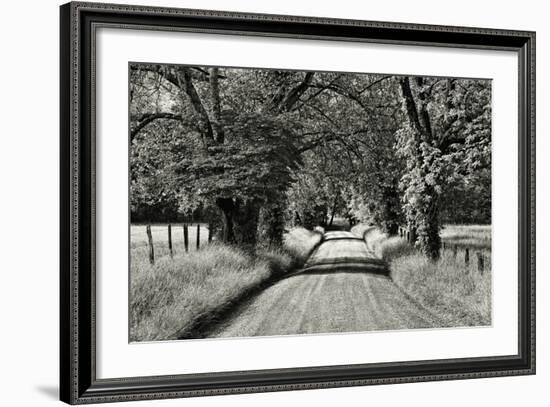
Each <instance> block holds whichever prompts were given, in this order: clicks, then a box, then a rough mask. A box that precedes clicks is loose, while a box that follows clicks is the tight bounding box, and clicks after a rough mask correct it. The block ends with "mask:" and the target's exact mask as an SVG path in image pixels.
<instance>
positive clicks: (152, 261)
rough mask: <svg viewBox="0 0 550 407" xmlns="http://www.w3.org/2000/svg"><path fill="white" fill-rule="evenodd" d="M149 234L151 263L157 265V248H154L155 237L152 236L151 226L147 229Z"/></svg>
mask: <svg viewBox="0 0 550 407" xmlns="http://www.w3.org/2000/svg"><path fill="white" fill-rule="evenodd" d="M145 231H146V232H147V242H148V243H149V263H151V264H155V248H154V246H153V235H152V234H151V225H147V226H146V227H145Z"/></svg>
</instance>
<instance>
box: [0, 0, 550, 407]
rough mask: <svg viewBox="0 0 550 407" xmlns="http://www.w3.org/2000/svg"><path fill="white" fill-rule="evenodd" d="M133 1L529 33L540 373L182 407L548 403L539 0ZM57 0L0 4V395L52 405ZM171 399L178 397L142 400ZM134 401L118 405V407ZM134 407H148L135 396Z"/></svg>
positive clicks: (544, 61) (548, 37)
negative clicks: (533, 65) (533, 40)
mask: <svg viewBox="0 0 550 407" xmlns="http://www.w3.org/2000/svg"><path fill="white" fill-rule="evenodd" d="M131 2H132V3H134V4H148V5H151V4H154V5H163V6H175V7H189V8H209V9H218V10H233V11H251V12H260V13H278V14H297V15H314V16H323V17H341V18H356V19H366V20H391V21H403V22H415V23H428V24H449V25H467V26H481V27H495V28H509V29H522V30H523V29H525V30H535V31H537V53H538V55H537V72H538V86H537V93H538V95H537V104H538V113H539V117H538V126H537V132H538V135H539V137H538V146H537V149H538V152H537V157H538V179H539V181H541V182H539V183H538V197H537V206H538V209H539V210H538V232H537V239H538V252H539V253H538V260H537V266H538V282H537V286H538V301H537V308H538V318H537V325H538V329H537V333H538V338H537V341H538V344H539V345H538V357H537V361H538V374H537V376H534V377H533V376H529V377H512V378H496V379H476V380H463V381H454V382H432V383H419V384H404V385H403V384H402V385H391V386H371V387H355V388H341V389H331V390H315V391H301V392H281V393H267V394H256V395H238V396H224V397H209V398H200V399H187V400H185V401H184V402H185V403H186V405H188V406H221V405H223V406H233V405H239V406H257V405H262V406H280V405H287V406H292V405H309V404H312V405H321V406H329V405H335V404H336V405H352V406H353V405H365V404H367V403H368V404H372V405H386V406H387V405H389V406H391V405H399V404H403V403H407V404H410V405H422V406H423V407H427V406H440V405H445V406H464V405H482V404H489V403H490V404H491V405H498V406H514V405H520V404H524V403H528V405H534V406H539V405H547V404H546V403H548V399H550V391H549V390H548V383H549V382H550V351H549V350H548V346H547V343H548V340H549V339H548V338H549V334H550V325H549V322H550V321H549V320H548V315H549V313H548V311H547V310H548V309H550V295H547V294H546V293H545V291H546V290H547V287H548V286H549V283H550V280H549V278H548V277H547V276H546V275H545V270H544V269H545V268H546V267H545V266H546V263H548V260H549V256H548V254H547V253H548V251H546V252H545V250H544V249H545V247H547V246H548V244H549V243H550V241H549V238H548V235H547V233H545V230H548V229H549V228H550V216H548V215H546V214H545V213H544V209H545V207H546V206H547V205H548V203H549V199H550V188H549V184H548V183H545V182H544V179H545V174H548V173H549V172H550V164H548V163H550V161H547V162H546V163H545V162H544V156H545V155H548V154H550V145H549V141H548V138H546V137H544V136H543V135H544V134H545V133H546V132H548V126H549V123H550V122H549V120H548V118H547V116H545V111H546V109H547V108H548V107H547V104H548V97H547V95H548V94H550V82H549V80H548V78H547V77H546V76H545V72H548V69H549V68H548V58H549V53H550V27H549V26H548V24H547V21H548V19H547V18H548V16H549V13H548V10H546V9H545V5H544V2H541V1H536V0H524V1H521V2H518V1H514V2H512V1H495V0H493V1H485V2H480V1H479V0H462V1H460V2H453V3H447V4H445V3H443V2H441V1H429V0H416V1H414V2H410V1H406V0H384V1H378V2H357V1H353V0H339V1H326V0H324V1H320V0H317V1H315V0H302V1H301V2H298V1H296V0H277V1H269V2H258V1H256V2H254V1H252V0H249V1H247V0H231V1H227V0H226V1H223V0H180V1H177V0H171V1H170V0H162V1H156V2H153V1H152V0H147V1H138V0H134V1H131ZM59 4H60V2H59V1H58V0H42V1H20V2H15V1H12V2H9V3H8V2H6V3H4V4H3V5H2V17H3V19H2V24H1V25H0V30H1V35H0V41H1V47H0V56H1V58H2V61H3V62H2V63H1V64H0V70H1V74H0V84H1V85H0V104H1V110H0V112H1V116H0V117H1V119H2V120H1V125H0V137H1V139H0V140H1V141H0V179H1V183H0V185H1V191H2V194H1V199H0V214H1V215H0V255H1V260H0V270H1V271H0V374H1V382H0V383H1V386H0V389H1V390H0V400H1V402H0V403H1V404H2V405H8V406H19V405H29V406H43V405H54V404H56V403H59V402H58V401H57V398H58V395H57V382H58V371H59V370H58V316H57V315H58V218H59V217H58V204H59V202H58V168H59V154H58V150H59V148H58V129H59V124H58V121H59V119H58V117H59V109H58V84H59V80H58V77H59V73H58V68H59V63H58V59H59V54H58V36H59V19H58V6H59ZM148 403H149V404H148V405H158V406H175V405H181V403H182V401H181V400H168V401H157V402H148ZM131 404H133V405H137V404H135V403H126V404H125V405H128V406H129V405H131ZM141 405H146V404H145V403H141Z"/></svg>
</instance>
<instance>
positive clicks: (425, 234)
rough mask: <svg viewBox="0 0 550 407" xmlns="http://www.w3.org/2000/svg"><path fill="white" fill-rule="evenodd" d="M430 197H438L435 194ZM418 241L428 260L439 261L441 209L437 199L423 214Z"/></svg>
mask: <svg viewBox="0 0 550 407" xmlns="http://www.w3.org/2000/svg"><path fill="white" fill-rule="evenodd" d="M430 195H431V196H432V197H434V198H435V197H436V194H435V192H433V193H431V194H430ZM418 240H419V243H420V247H421V249H422V252H423V253H424V254H425V255H426V256H427V257H428V258H430V259H432V260H437V259H439V257H440V249H441V238H440V236H439V209H438V203H437V201H436V200H435V199H434V200H433V201H432V202H431V204H430V205H429V206H428V207H427V208H425V212H424V213H423V214H422V223H420V224H419V227H418Z"/></svg>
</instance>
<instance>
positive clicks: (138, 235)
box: [130, 224, 208, 256]
mask: <svg viewBox="0 0 550 407" xmlns="http://www.w3.org/2000/svg"><path fill="white" fill-rule="evenodd" d="M145 227H146V226H145V225H132V226H131V227H130V248H131V249H137V248H141V247H144V248H146V247H147V233H146V231H145ZM151 235H152V236H153V245H154V247H155V254H156V252H157V251H158V253H159V256H164V255H166V254H168V225H151ZM188 236H189V250H195V248H196V244H197V225H189V227H188ZM207 243H208V227H207V225H206V224H200V246H201V247H202V246H203V245H205V244H207ZM172 250H173V251H174V253H178V252H180V253H183V252H185V247H184V244H183V226H182V225H181V224H172Z"/></svg>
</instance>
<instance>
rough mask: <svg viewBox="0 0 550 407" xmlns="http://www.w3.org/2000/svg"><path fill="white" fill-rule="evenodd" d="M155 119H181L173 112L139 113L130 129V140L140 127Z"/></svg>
mask: <svg viewBox="0 0 550 407" xmlns="http://www.w3.org/2000/svg"><path fill="white" fill-rule="evenodd" d="M157 119H168V120H177V121H181V116H180V115H177V114H174V113H145V114H143V115H141V116H140V117H139V118H138V119H137V124H136V125H135V126H134V127H133V128H131V129H130V142H132V141H133V140H134V138H135V137H136V136H137V134H138V133H139V132H140V130H141V129H143V128H144V127H145V126H147V125H148V124H149V123H151V122H153V121H155V120H157Z"/></svg>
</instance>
